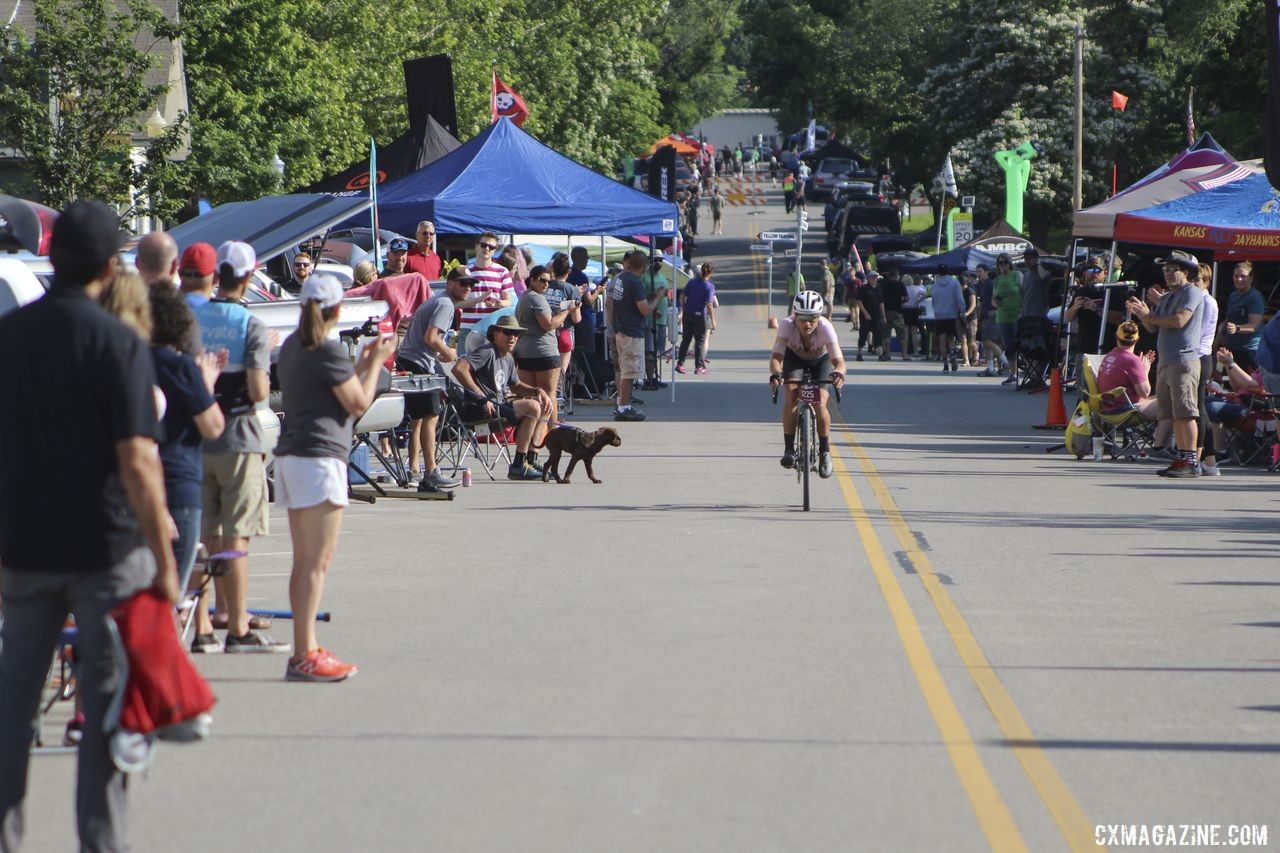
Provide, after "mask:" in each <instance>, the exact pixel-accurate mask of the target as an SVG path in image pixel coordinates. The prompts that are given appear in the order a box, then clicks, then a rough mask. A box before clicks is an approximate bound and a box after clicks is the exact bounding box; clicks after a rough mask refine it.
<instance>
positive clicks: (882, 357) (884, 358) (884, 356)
mask: <svg viewBox="0 0 1280 853" xmlns="http://www.w3.org/2000/svg"><path fill="white" fill-rule="evenodd" d="M880 360H881V361H888V360H889V353H887V352H882V353H880Z"/></svg>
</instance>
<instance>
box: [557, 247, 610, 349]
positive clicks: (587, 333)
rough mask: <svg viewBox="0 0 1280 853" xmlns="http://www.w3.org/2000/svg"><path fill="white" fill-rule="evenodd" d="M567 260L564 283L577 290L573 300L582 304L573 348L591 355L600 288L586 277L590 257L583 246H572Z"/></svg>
mask: <svg viewBox="0 0 1280 853" xmlns="http://www.w3.org/2000/svg"><path fill="white" fill-rule="evenodd" d="M569 260H570V266H571V269H570V270H569V274H568V275H567V276H565V281H567V282H568V283H569V284H571V285H572V286H573V287H575V288H576V289H577V291H578V295H577V296H575V297H574V298H575V299H578V300H581V302H582V305H581V306H580V307H579V309H578V317H579V320H578V322H577V324H576V325H574V327H573V346H574V349H580V350H582V351H583V352H589V353H593V352H595V351H596V311H597V305H598V303H599V296H600V288H599V287H598V286H597V285H596V284H595V283H594V282H592V281H591V279H590V278H588V277H587V261H588V260H590V255H589V254H588V253H587V249H586V247H585V246H574V247H573V248H572V249H571V250H570V251H569ZM601 266H603V264H601ZM570 355H571V356H572V353H570Z"/></svg>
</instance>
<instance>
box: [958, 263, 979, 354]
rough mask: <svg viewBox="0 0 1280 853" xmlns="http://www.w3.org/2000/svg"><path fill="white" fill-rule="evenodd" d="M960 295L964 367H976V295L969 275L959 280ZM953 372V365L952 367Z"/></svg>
mask: <svg viewBox="0 0 1280 853" xmlns="http://www.w3.org/2000/svg"><path fill="white" fill-rule="evenodd" d="M960 294H961V296H962V297H963V298H964V314H963V315H962V316H961V317H960V323H959V326H960V339H961V341H962V346H963V349H964V352H963V353H962V355H963V356H964V366H965V367H977V366H978V316H979V315H978V294H977V293H976V292H975V291H974V289H973V284H972V282H971V281H970V277H969V275H968V274H967V273H966V274H964V275H963V277H962V278H961V280H960ZM951 369H952V370H955V365H952V367H951Z"/></svg>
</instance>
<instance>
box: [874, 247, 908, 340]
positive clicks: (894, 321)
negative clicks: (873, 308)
mask: <svg viewBox="0 0 1280 853" xmlns="http://www.w3.org/2000/svg"><path fill="white" fill-rule="evenodd" d="M880 294H881V296H883V297H884V322H885V327H884V336H885V347H884V352H885V353H891V352H892V349H893V348H892V347H891V346H889V341H888V338H889V330H890V329H892V330H893V332H894V334H895V335H897V336H898V350H899V355H901V356H902V360H903V361H906V360H907V322H906V317H905V315H904V314H903V307H904V306H905V305H906V302H907V286H906V285H905V284H903V283H902V279H901V278H899V276H898V270H897V269H891V270H888V271H886V272H885V274H884V275H883V276H882V277H881V279H880ZM881 360H882V361H888V360H889V359H887V358H882V359H881Z"/></svg>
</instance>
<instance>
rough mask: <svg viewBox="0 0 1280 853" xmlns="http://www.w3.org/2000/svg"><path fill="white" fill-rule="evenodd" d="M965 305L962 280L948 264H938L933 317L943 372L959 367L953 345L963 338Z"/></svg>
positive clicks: (934, 283)
mask: <svg viewBox="0 0 1280 853" xmlns="http://www.w3.org/2000/svg"><path fill="white" fill-rule="evenodd" d="M965 307H966V306H965V300H964V291H963V290H962V289H961V287H960V280H959V279H958V278H956V277H955V276H953V275H951V273H950V271H949V268H948V267H947V265H946V264H938V275H937V276H936V277H935V278H934V280H933V317H934V323H935V326H936V328H937V332H938V353H939V354H940V355H941V356H942V372H943V373H946V372H947V371H948V370H950V371H952V372H953V373H954V372H955V371H956V369H957V368H956V356H955V352H953V350H952V347H953V346H954V345H956V344H957V343H958V341H959V340H963V338H962V337H961V336H960V327H959V324H960V322H961V318H962V317H963V316H964V311H965Z"/></svg>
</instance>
